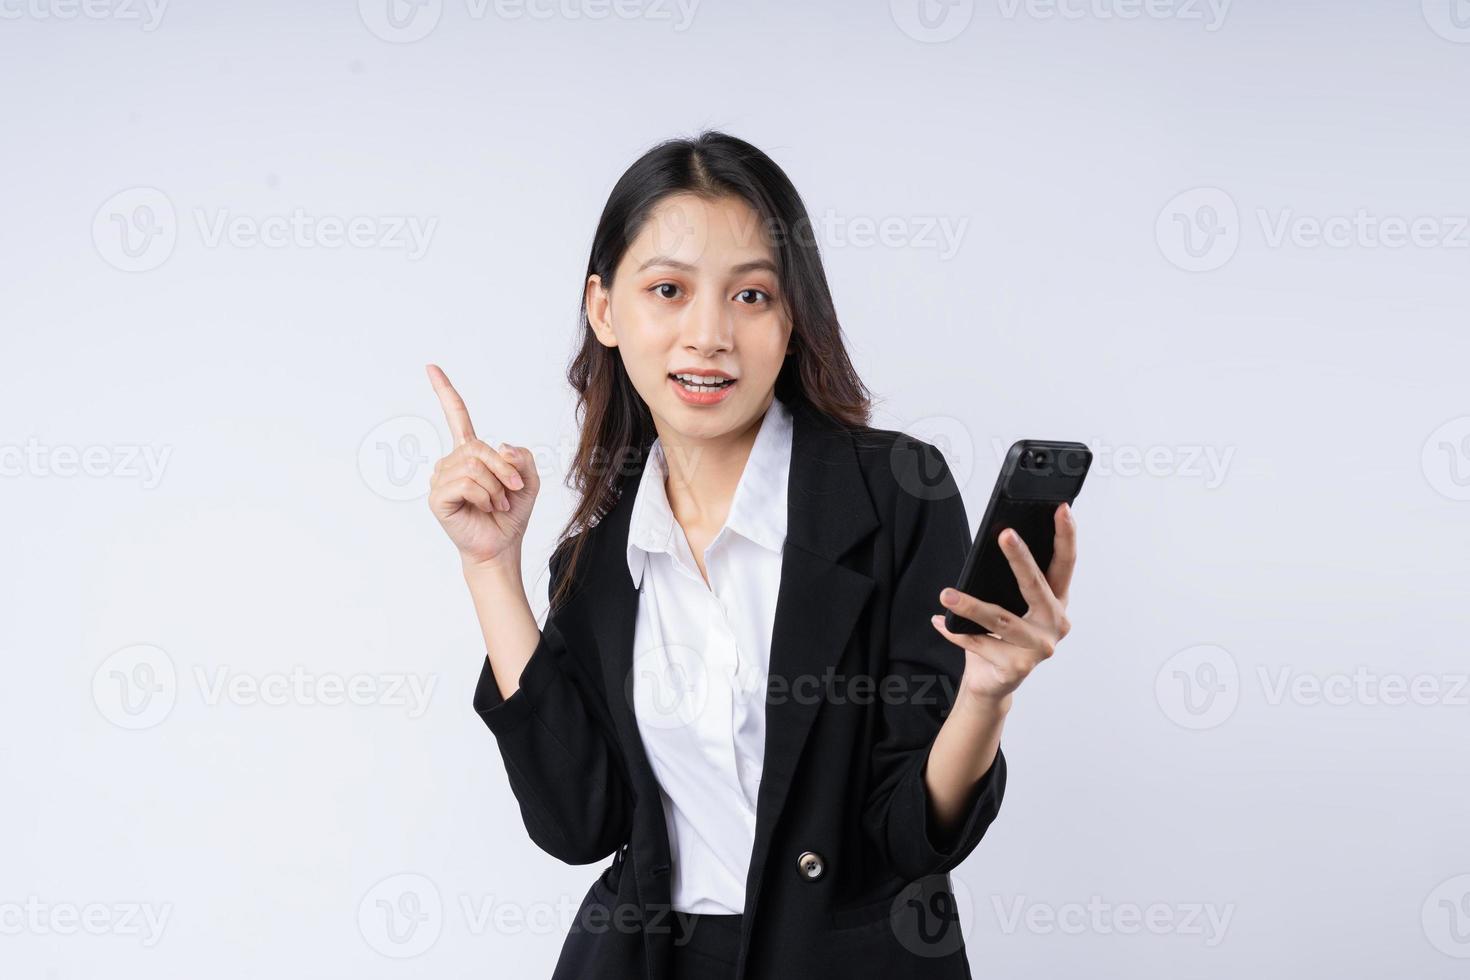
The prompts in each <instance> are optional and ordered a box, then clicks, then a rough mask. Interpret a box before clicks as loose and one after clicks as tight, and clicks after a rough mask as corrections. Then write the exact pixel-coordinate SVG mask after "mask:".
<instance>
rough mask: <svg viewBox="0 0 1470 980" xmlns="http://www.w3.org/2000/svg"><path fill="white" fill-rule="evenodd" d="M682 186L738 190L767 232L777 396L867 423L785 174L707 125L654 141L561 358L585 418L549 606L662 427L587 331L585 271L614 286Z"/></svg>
mask: <svg viewBox="0 0 1470 980" xmlns="http://www.w3.org/2000/svg"><path fill="white" fill-rule="evenodd" d="M680 193H691V194H695V195H697V196H699V197H701V198H705V199H708V200H713V199H716V198H720V197H724V196H727V195H734V196H736V197H739V198H742V199H743V200H744V201H745V202H746V203H747V204H749V205H750V207H751V208H752V209H753V210H754V211H755V213H756V215H757V217H758V218H759V219H760V222H761V224H760V227H761V228H762V229H765V230H767V231H768V233H769V234H770V238H769V239H768V240H769V241H770V243H771V244H772V245H773V246H774V248H775V251H776V266H777V276H778V280H779V282H778V289H779V291H780V298H781V302H782V304H783V305H784V308H785V313H786V315H787V316H788V317H789V318H790V320H791V324H792V332H791V336H792V348H793V349H792V353H791V354H789V355H787V358H786V362H785V363H784V364H783V365H782V366H781V370H780V373H779V374H778V375H777V377H776V397H777V398H779V399H781V401H783V402H785V403H786V404H787V405H788V406H791V407H792V408H793V409H794V408H795V407H796V406H797V405H805V406H809V407H811V408H813V409H815V410H816V411H817V412H819V413H821V414H822V415H824V416H826V417H827V418H829V419H831V420H832V421H834V422H836V423H837V424H839V425H843V426H847V427H850V428H861V427H865V426H866V425H867V424H868V419H869V415H870V413H871V407H872V397H871V395H870V393H869V391H868V389H867V388H866V387H865V386H864V385H863V383H862V381H861V380H860V379H859V378H858V376H857V372H856V371H855V370H854V369H853V366H852V361H851V359H850V358H849V357H848V355H847V348H846V346H845V345H844V343H843V339H842V328H841V326H840V325H839V324H838V322H837V310H836V308H835V307H834V306H833V304H832V292H831V290H830V289H829V288H828V286H827V274H826V272H825V271H824V270H823V268H822V258H821V255H820V254H819V253H818V251H817V243H816V239H815V235H814V234H813V228H812V223H811V219H810V218H809V217H808V216H807V211H806V205H805V204H803V203H802V200H801V195H799V194H797V192H796V188H795V187H794V186H792V183H791V180H790V179H789V178H788V177H787V176H786V174H785V173H784V172H783V171H782V170H781V168H780V167H778V166H777V165H776V163H775V161H773V160H772V159H771V158H770V157H768V156H766V154H764V153H762V152H761V151H760V150H759V149H757V148H756V147H754V146H752V145H751V144H749V143H747V142H745V141H744V140H741V139H737V138H736V137H734V136H729V135H727V134H725V133H721V132H716V131H706V132H703V133H700V134H699V135H698V136H696V137H694V138H693V139H671V140H666V141H664V142H662V143H659V144H658V145H657V146H655V147H654V148H653V149H651V150H649V151H648V152H647V153H645V154H643V156H641V157H639V158H638V159H637V160H636V161H634V163H633V165H632V166H631V167H629V168H628V169H627V171H626V172H624V174H623V176H622V177H621V178H619V180H618V182H617V184H616V185H615V186H614V187H613V189H612V193H611V194H610V195H608V199H607V205H606V206H605V207H604V208H603V209H602V217H601V219H599V220H598V222H597V233H596V235H595V236H594V237H593V239H592V254H591V256H590V257H589V258H588V260H587V275H586V276H584V277H583V279H582V311H581V316H580V321H581V323H580V330H581V335H582V345H581V349H579V350H578V351H577V353H576V356H575V357H573V358H572V362H571V364H570V365H569V366H568V368H567V380H568V381H569V382H571V385H572V388H573V389H574V390H575V391H576V392H577V417H578V420H579V424H580V427H581V436H580V438H579V440H578V444H577V453H576V456H575V457H574V458H573V460H572V466H571V470H570V472H569V473H568V475H567V485H568V486H569V487H571V488H572V489H574V490H576V491H577V492H578V493H579V494H580V499H579V500H578V502H577V507H576V510H575V511H574V512H573V514H572V516H571V519H570V520H569V521H568V522H567V524H566V526H565V527H564V528H563V529H562V531H561V534H560V535H558V539H557V541H558V544H557V547H558V548H561V547H563V546H565V545H566V544H567V542H568V541H569V540H571V539H573V538H575V540H574V541H572V543H571V545H570V546H569V551H568V554H567V555H566V559H565V561H564V562H563V563H562V573H561V575H560V576H559V577H558V578H557V580H556V581H553V582H552V583H551V588H552V594H551V607H552V608H553V609H555V608H556V607H557V606H558V604H559V603H560V602H561V600H562V598H563V597H564V596H565V595H566V593H567V592H568V590H569V589H570V585H571V582H572V579H573V574H574V571H575V569H576V566H577V561H578V559H579V557H580V555H581V552H582V548H583V546H584V545H585V543H586V540H587V536H586V535H585V534H581V532H582V531H585V530H587V529H589V528H591V527H592V526H593V525H595V524H596V523H597V522H598V521H599V520H601V519H602V517H604V516H605V515H606V514H607V512H608V511H609V510H611V509H612V507H613V505H614V504H615V503H616V502H617V500H618V496H619V494H620V493H621V492H622V483H623V478H624V477H625V476H626V475H627V473H629V472H630V471H631V469H630V464H632V463H633V462H634V461H637V460H640V459H641V458H642V457H643V456H644V454H645V453H646V452H647V451H648V449H649V447H650V446H652V444H653V440H654V437H655V436H656V435H657V432H656V431H655V430H654V426H653V418H652V416H651V415H650V414H649V412H648V406H647V405H645V404H644V402H643V399H642V398H641V397H640V396H639V394H638V392H637V390H636V389H634V387H633V384H632V382H631V381H629V379H628V373H627V371H626V370H624V368H623V360H622V355H621V353H620V352H619V349H617V348H608V347H605V346H603V345H602V343H601V342H599V341H598V339H597V337H596V336H595V335H594V334H593V332H592V327H591V325H590V324H589V323H588V320H587V294H586V286H587V280H588V278H590V277H591V276H593V275H596V276H598V277H599V278H600V279H601V281H602V284H603V286H604V287H606V288H609V289H611V288H612V284H613V273H614V272H615V271H616V269H617V267H618V263H619V262H621V261H622V258H623V254H624V253H625V252H626V251H627V250H628V246H629V245H630V244H631V243H632V241H633V240H634V239H635V238H636V237H637V236H638V234H639V233H640V232H641V231H642V229H643V226H644V224H645V223H646V222H647V221H648V218H649V215H650V213H651V212H652V211H653V209H654V208H655V207H656V206H657V205H658V204H659V203H660V202H661V201H662V200H663V199H664V198H666V197H668V196H670V195H672V194H680Z"/></svg>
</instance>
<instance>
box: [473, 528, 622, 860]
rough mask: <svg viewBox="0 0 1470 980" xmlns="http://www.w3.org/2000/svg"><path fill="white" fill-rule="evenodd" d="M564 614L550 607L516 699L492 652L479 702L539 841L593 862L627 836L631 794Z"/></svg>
mask: <svg viewBox="0 0 1470 980" xmlns="http://www.w3.org/2000/svg"><path fill="white" fill-rule="evenodd" d="M564 563H565V559H564V551H563V550H561V549H559V550H558V551H557V552H555V553H553V555H552V557H551V562H550V567H551V575H552V578H551V581H552V585H553V588H554V587H555V583H556V582H557V581H558V580H559V578H560V574H561V570H562V566H563V564H564ZM561 613H562V610H561V609H555V608H554V609H552V610H551V612H550V613H549V614H548V615H547V619H546V625H545V627H543V628H542V630H541V639H540V641H539V642H538V643H537V645H536V649H535V651H534V652H532V654H531V659H530V660H529V661H527V663H526V666H525V668H524V670H522V672H521V678H520V686H519V687H518V688H517V689H516V690H515V691H514V692H512V694H511V696H510V697H508V698H502V697H501V694H500V687H499V685H498V684H497V683H496V680H495V673H494V671H493V670H492V669H491V667H490V660H489V658H488V657H486V658H484V660H483V662H482V666H481V669H480V680H479V683H478V685H476V688H475V698H474V707H475V711H476V712H477V713H478V714H479V716H480V718H481V719H482V720H483V721H484V722H485V724H486V725H487V726H488V727H489V729H490V731H491V733H492V734H493V735H494V736H495V740H496V743H497V745H498V746H499V749H500V755H501V758H502V759H504V760H505V771H506V775H507V776H508V778H509V780H510V786H511V789H512V791H513V792H514V793H515V796H516V800H517V802H518V803H519V804H520V810H521V818H522V820H523V822H524V823H525V826H526V831H527V833H529V834H530V837H531V840H532V841H534V842H535V843H536V845H537V846H538V847H540V848H541V849H542V850H544V851H546V852H547V853H548V854H550V855H551V856H553V857H555V858H557V859H558V860H560V861H563V862H565V863H567V864H591V863H592V862H594V861H599V860H601V859H602V858H604V857H606V856H607V855H609V854H611V853H612V852H613V851H615V850H617V849H618V847H620V846H621V845H622V844H623V843H624V842H626V841H627V840H628V839H629V837H630V835H631V832H632V826H633V806H632V796H631V794H630V792H629V789H628V786H627V781H626V779H625V777H624V775H623V767H622V762H621V756H620V754H619V752H618V750H617V748H616V747H615V745H614V743H613V737H612V735H611V734H610V733H609V732H608V730H607V728H606V727H605V726H604V725H603V723H602V722H601V721H600V720H599V715H598V714H597V713H596V712H593V711H591V710H589V706H590V705H591V704H592V703H594V702H593V701H592V699H594V698H600V697H601V696H602V695H601V694H600V693H599V692H598V691H597V690H594V689H592V687H591V685H590V684H588V683H587V682H586V679H585V677H584V676H583V675H582V674H581V673H580V672H579V671H577V669H576V667H575V665H574V663H573V662H572V659H571V657H570V656H569V655H568V652H567V640H566V636H565V634H564V633H563V632H562V627H563V625H564V622H563V617H562V615H561ZM602 717H606V715H605V713H604V714H603V715H602Z"/></svg>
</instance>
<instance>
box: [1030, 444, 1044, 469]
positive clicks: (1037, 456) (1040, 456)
mask: <svg viewBox="0 0 1470 980" xmlns="http://www.w3.org/2000/svg"><path fill="white" fill-rule="evenodd" d="M1047 458H1048V457H1047V454H1046V450H1044V449H1033V450H1032V451H1031V465H1032V467H1033V468H1035V469H1038V470H1039V469H1041V468H1042V467H1044V466H1046V461H1047Z"/></svg>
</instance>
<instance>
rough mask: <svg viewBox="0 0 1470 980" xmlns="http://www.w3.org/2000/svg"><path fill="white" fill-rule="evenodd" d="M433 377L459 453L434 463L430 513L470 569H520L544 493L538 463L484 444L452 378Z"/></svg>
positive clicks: (436, 372) (434, 372) (434, 368)
mask: <svg viewBox="0 0 1470 980" xmlns="http://www.w3.org/2000/svg"><path fill="white" fill-rule="evenodd" d="M428 373H429V381H430V383H431V384H433V386H434V391H435V392H436V393H437V394H438V395H439V404H440V405H441V406H442V407H443V409H444V417H445V418H446V419H447V420H448V422H449V431H450V433H451V434H452V435H453V436H454V449H453V450H451V451H450V453H449V455H447V456H445V457H444V458H443V459H441V460H439V462H437V463H435V464H434V475H433V478H432V479H431V480H430V482H429V509H430V510H431V511H433V513H434V516H435V517H436V518H438V520H439V523H440V525H442V526H443V528H444V533H445V534H448V535H449V540H451V541H453V542H454V546H455V547H456V548H458V549H459V555H460V560H461V561H463V562H464V564H465V565H466V566H481V565H489V564H495V563H499V562H514V563H515V565H516V567H517V568H519V564H520V545H521V538H522V537H523V536H524V535H525V533H526V527H527V526H528V525H529V524H530V523H531V510H532V508H533V507H534V506H535V504H536V494H537V493H538V492H539V491H540V489H541V480H540V477H539V475H538V474H537V472H536V461H535V460H534V459H533V458H532V456H531V452H530V451H529V450H527V449H525V448H523V447H520V446H510V445H507V444H505V443H501V444H500V445H499V446H498V447H497V448H491V447H490V446H489V445H487V444H486V443H484V442H482V441H481V440H480V439H479V438H478V437H477V436H476V435H475V427H474V425H473V424H472V423H471V422H470V413H469V409H467V408H465V404H464V399H462V398H460V397H459V392H457V391H455V390H454V385H452V384H450V383H449V378H448V376H446V375H445V373H444V372H443V371H442V370H440V368H439V366H438V365H436V364H430V365H428Z"/></svg>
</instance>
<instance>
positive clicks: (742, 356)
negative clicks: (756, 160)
mask: <svg viewBox="0 0 1470 980" xmlns="http://www.w3.org/2000/svg"><path fill="white" fill-rule="evenodd" d="M763 232H764V229H763V228H762V227H761V220H760V218H759V216H758V215H757V214H756V212H755V211H754V209H752V208H751V207H750V206H749V205H748V204H746V203H745V201H743V200H741V199H740V198H738V197H721V198H719V199H717V200H713V201H711V200H705V199H703V198H700V197H697V196H695V195H693V194H675V195H671V196H669V197H668V198H665V199H664V200H663V201H661V202H660V203H659V205H658V206H657V207H655V208H654V210H653V212H652V214H651V215H650V217H649V219H648V221H646V222H645V223H644V225H643V227H642V228H641V229H640V230H639V233H638V236H637V237H636V238H635V239H634V240H633V242H632V243H631V245H630V246H629V247H628V250H627V252H626V253H624V255H623V258H622V261H621V262H620V263H619V264H618V267H617V269H616V271H615V272H614V274H613V286H612V288H611V289H607V288H605V287H604V285H603V283H602V282H601V280H600V278H599V277H598V276H592V277H591V278H590V279H589V280H588V283H587V317H588V320H589V322H590V323H591V325H592V329H593V331H594V333H596V335H597V338H598V340H599V341H601V342H602V343H603V344H605V345H606V346H608V347H616V348H618V350H619V351H620V352H621V354H622V358H623V367H624V369H625V370H627V372H628V377H629V378H630V379H631V380H632V382H633V387H634V388H636V389H637V391H638V394H639V395H641V396H642V397H643V400H644V402H645V403H647V405H648V408H649V411H650V412H651V413H652V415H653V418H654V421H655V423H656V425H657V427H658V430H659V433H660V435H661V436H666V434H668V433H670V432H673V433H677V434H678V435H680V436H682V437H684V438H685V439H690V440H697V439H713V438H719V437H720V436H724V435H727V434H730V433H735V432H743V431H745V430H746V428H748V427H749V426H750V425H752V424H754V423H755V421H756V420H758V419H759V418H760V417H761V415H763V414H764V412H765V410H766V408H767V407H768V406H769V405H770V399H771V396H772V394H773V391H774V388H775V384H776V375H777V374H778V373H779V372H780V370H781V364H782V361H783V360H784V358H785V356H786V352H787V349H788V346H789V344H790V341H791V323H790V320H789V318H788V316H787V314H786V312H785V310H784V308H783V306H782V303H781V293H780V289H781V283H780V282H778V281H777V278H776V253H775V250H774V249H773V248H772V247H771V245H770V243H769V239H768V236H767V235H766V234H764V233H763ZM678 374H684V375H686V376H687V375H688V374H694V375H699V376H703V378H704V380H706V381H718V382H719V383H720V386H719V387H713V386H710V385H700V384H697V383H695V384H691V383H690V380H691V379H688V378H687V377H686V378H685V379H683V380H681V379H680V378H677V377H675V375H678ZM727 379H728V380H727ZM666 441H667V440H666Z"/></svg>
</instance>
